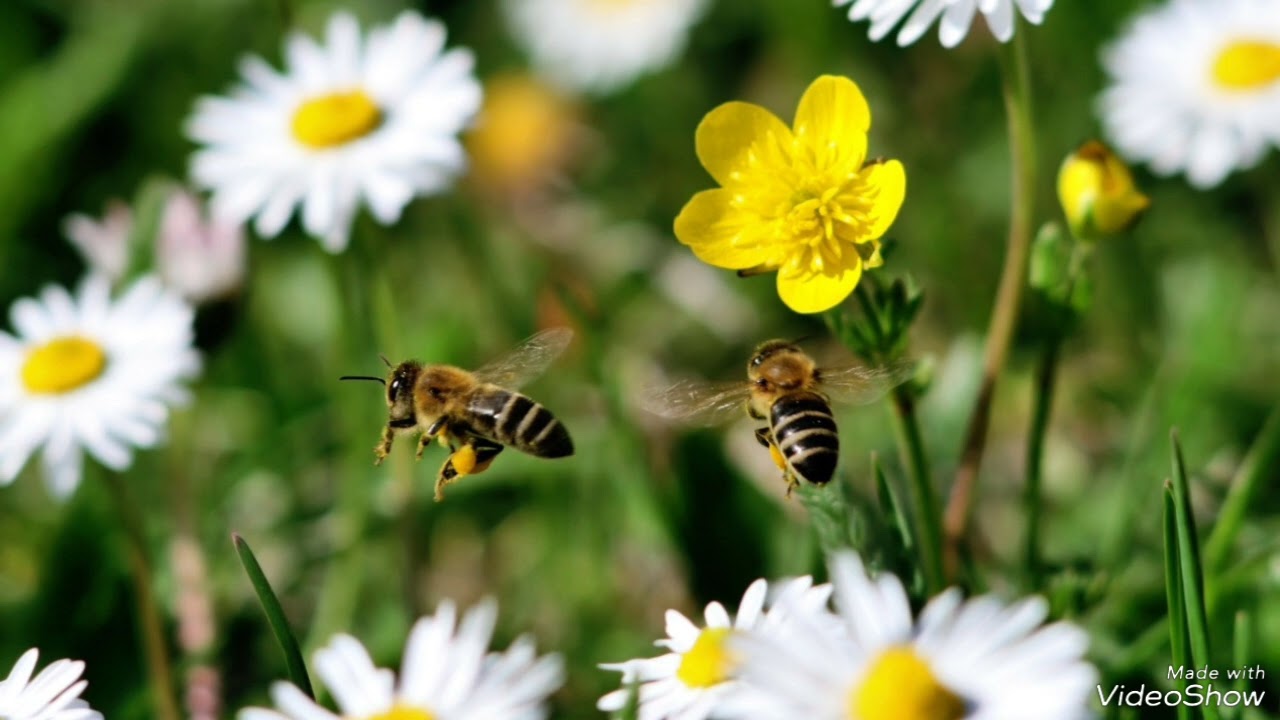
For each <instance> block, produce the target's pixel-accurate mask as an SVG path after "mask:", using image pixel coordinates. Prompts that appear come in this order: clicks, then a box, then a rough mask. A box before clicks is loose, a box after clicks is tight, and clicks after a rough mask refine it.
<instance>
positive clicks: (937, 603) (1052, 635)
mask: <svg viewBox="0 0 1280 720" xmlns="http://www.w3.org/2000/svg"><path fill="white" fill-rule="evenodd" d="M831 576H832V582H833V584H834V585H835V586H836V595H837V598H838V603H837V604H838V607H839V609H840V616H839V618H840V620H841V621H842V622H843V624H844V626H845V628H846V631H845V632H844V633H843V634H841V633H832V632H831V631H830V629H829V627H828V626H827V625H826V624H825V623H824V621H823V619H822V618H823V616H822V613H811V612H797V613H794V614H793V615H792V616H791V618H790V622H789V623H788V627H787V631H786V632H775V633H760V634H756V635H751V636H747V637H745V638H742V639H741V641H739V642H738V643H736V644H735V646H734V647H735V649H737V650H738V651H739V652H741V653H742V661H741V662H742V665H741V675H740V678H741V679H740V684H741V686H742V689H741V691H740V693H739V694H738V696H737V698H735V703H734V704H733V706H731V707H729V708H727V712H726V713H725V716H727V717H733V718H744V719H749V720H784V719H786V718H798V717H803V718H808V719H810V720H997V719H998V718H1015V717H1017V718H1020V717H1028V712H1029V710H1028V708H1029V707H1030V706H1031V705H1030V704H1031V703H1033V704H1034V713H1033V714H1034V715H1035V717H1036V718H1038V719H1039V720H1077V719H1080V718H1086V717H1089V716H1090V711H1089V710H1088V707H1089V703H1090V699H1091V697H1092V691H1093V688H1094V686H1095V684H1096V682H1097V672H1096V671H1095V670H1094V668H1093V667H1092V666H1091V665H1089V664H1088V663H1087V662H1085V660H1084V654H1085V651H1086V650H1087V645H1088V639H1087V637H1086V636H1085V634H1084V632H1083V631H1081V630H1080V629H1079V628H1077V627H1075V626H1073V625H1070V624H1067V623H1058V624H1054V625H1049V626H1041V623H1042V622H1043V620H1044V618H1045V615H1046V613H1047V605H1046V604H1045V602H1044V601H1043V600H1041V599H1039V598H1031V599H1027V600H1023V601H1021V602H1018V603H1015V604H1013V605H1007V604H1005V603H1004V602H1003V601H1001V600H999V599H997V598H995V597H993V596H984V597H979V598H976V599H973V600H970V601H968V602H964V601H962V600H961V597H960V593H959V592H958V591H954V590H953V591H948V592H945V593H943V594H942V595H941V596H939V597H937V598H935V599H934V600H933V601H932V602H930V603H929V604H928V605H927V606H926V607H925V610H924V611H923V613H922V614H921V616H920V618H919V620H913V619H912V617H911V609H910V605H909V604H908V599H907V596H906V594H905V593H904V592H903V591H902V585H901V583H900V582H899V581H898V580H897V579H896V578H893V577H892V576H881V577H879V578H873V577H872V576H871V575H869V574H868V573H867V571H866V568H865V567H864V566H863V565H862V562H861V561H860V560H859V559H858V558H857V557H856V556H854V555H852V554H843V555H837V556H835V557H833V558H832V559H831Z"/></svg>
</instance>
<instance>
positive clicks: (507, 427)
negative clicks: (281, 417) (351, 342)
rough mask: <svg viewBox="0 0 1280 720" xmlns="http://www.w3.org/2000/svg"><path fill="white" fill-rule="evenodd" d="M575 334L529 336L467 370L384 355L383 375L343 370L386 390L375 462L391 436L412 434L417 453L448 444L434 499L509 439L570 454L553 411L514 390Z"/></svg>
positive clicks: (550, 453) (530, 448)
mask: <svg viewBox="0 0 1280 720" xmlns="http://www.w3.org/2000/svg"><path fill="white" fill-rule="evenodd" d="M572 339H573V331H572V330H569V329H568V328H555V329H551V330H545V331H543V332H540V333H538V334H537V335H534V336H533V337H531V338H528V339H527V340H525V341H524V342H523V343H521V344H520V345H519V346H518V347H517V348H516V349H515V350H512V351H511V352H509V353H507V354H506V355H505V356H503V357H502V358H500V359H498V360H496V361H494V362H492V363H490V364H488V365H485V366H484V367H482V368H480V369H479V370H476V371H475V372H469V371H467V370H463V369H462V368H459V367H454V366H453V365H424V364H423V363H420V362H418V361H416V360H407V361H405V362H402V363H400V364H399V365H395V366H392V364H391V363H390V362H389V361H388V360H387V359H386V358H383V359H382V361H383V362H384V363H386V365H387V367H388V368H389V369H390V371H389V372H388V373H387V377H386V379H383V378H379V377H373V376H371V375H344V376H343V377H342V378H341V379H342V380H372V381H374V382H380V383H382V384H383V385H385V386H386V388H387V410H388V419H387V427H386V428H385V429H384V430H383V431H382V440H381V441H380V442H379V443H378V444H377V446H376V447H374V449H373V454H374V464H375V465H380V464H381V463H382V461H383V460H384V459H386V457H387V454H388V453H390V452H391V444H392V442H394V440H395V438H396V436H397V435H400V434H404V433H413V432H418V433H419V436H418V453H417V458H418V459H419V460H421V459H422V454H423V452H424V451H425V450H426V449H427V446H428V445H430V444H431V441H432V440H439V442H440V443H441V444H442V445H447V446H448V447H449V451H450V454H449V457H448V459H446V460H445V462H444V465H443V466H442V467H441V468H440V473H439V474H438V475H437V476H436V491H435V498H436V502H439V501H441V500H443V499H444V488H445V486H446V485H448V484H450V483H452V482H455V481H457V480H458V479H459V478H462V477H465V476H467V475H475V474H477V473H480V472H483V471H485V470H486V469H488V467H489V465H490V464H491V463H492V462H493V459H494V458H496V457H497V456H498V454H499V453H501V452H502V449H503V448H504V447H506V446H508V445H510V446H511V447H514V448H515V449H517V450H520V451H521V452H525V453H528V454H530V455H534V456H536V457H544V458H559V457H566V456H569V455H572V454H573V440H571V439H570V438H569V431H568V430H566V429H565V426H564V425H563V424H562V423H561V422H560V421H559V420H558V419H557V418H556V416H555V415H552V414H551V411H550V410H548V409H546V408H545V407H543V406H542V405H541V404H539V403H537V402H535V401H533V400H531V399H530V398H529V397H528V396H526V395H523V394H521V393H519V392H516V389H517V388H519V387H520V386H522V385H524V384H525V383H527V382H529V381H530V380H533V379H534V378H536V377H537V376H539V375H541V374H542V373H543V372H545V371H546V369H547V367H548V366H549V365H550V364H551V362H552V361H553V360H555V359H556V357H558V356H559V355H560V353H562V352H564V349H565V348H566V347H567V346H568V345H569V341H570V340H572Z"/></svg>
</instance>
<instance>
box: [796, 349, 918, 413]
mask: <svg viewBox="0 0 1280 720" xmlns="http://www.w3.org/2000/svg"><path fill="white" fill-rule="evenodd" d="M915 370H916V364H915V362H914V361H911V360H903V361H900V362H896V363H891V364H889V365H878V366H867V365H845V366H841V367H832V368H821V369H819V370H818V382H819V384H820V385H821V387H822V391H823V392H824V393H826V394H827V397H829V398H831V400H832V402H838V403H848V404H851V405H866V404H867V403H872V402H875V401H876V400H879V399H880V398H882V397H884V395H885V393H887V392H889V391H890V390H892V389H893V388H895V387H897V386H899V385H901V384H902V383H904V382H906V381H907V380H910V379H911V376H912V374H913V373H915Z"/></svg>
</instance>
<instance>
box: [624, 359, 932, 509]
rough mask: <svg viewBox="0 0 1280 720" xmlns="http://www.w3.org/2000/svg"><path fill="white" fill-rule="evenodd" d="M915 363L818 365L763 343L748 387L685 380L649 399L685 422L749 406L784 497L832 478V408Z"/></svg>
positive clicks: (871, 394) (708, 420)
mask: <svg viewBox="0 0 1280 720" xmlns="http://www.w3.org/2000/svg"><path fill="white" fill-rule="evenodd" d="M913 370H914V366H913V364H912V363H910V362H901V363H896V364H892V365H885V366H880V367H866V366H862V365H849V366H844V367H831V368H820V367H818V365H817V363H815V362H814V361H813V358H811V357H809V355H808V354H806V353H805V352H804V351H803V350H801V349H800V347H799V346H798V345H797V344H795V343H794V342H790V341H787V340H770V341H768V342H765V343H762V344H761V345H760V346H759V347H757V348H756V349H755V352H754V353H752V355H751V360H750V361H749V362H748V363H747V382H745V383H744V382H731V383H705V382H697V381H685V382H681V383H677V384H676V385H673V386H671V387H669V388H667V389H665V390H662V391H660V392H658V393H657V394H656V395H654V396H653V397H651V398H649V399H648V400H646V403H645V404H646V407H647V408H648V409H649V410H650V411H652V412H654V413H656V414H658V415H661V416H663V417H666V418H670V419H673V420H676V421H679V422H683V423H687V424H701V425H712V424H719V423H721V422H725V421H727V420H728V419H730V417H732V416H733V415H734V414H736V413H740V412H742V411H743V409H744V408H745V410H746V413H747V415H748V416H750V417H751V418H753V419H756V420H766V421H767V422H768V424H767V425H765V426H764V427H760V428H757V429H756V440H757V441H758V442H759V443H760V444H761V445H763V446H764V447H767V448H768V449H769V454H770V456H771V457H772V458H773V462H774V463H775V464H776V465H777V466H778V469H779V470H781V471H782V478H783V480H784V481H785V482H786V483H787V496H788V497H789V496H790V495H791V491H792V490H794V489H795V487H796V485H798V484H799V482H800V481H801V480H804V481H806V482H810V483H813V484H815V485H824V484H826V483H828V482H830V481H831V478H832V477H833V476H834V475H835V471H836V463H837V461H838V460H839V458H840V436H839V434H838V433H837V429H836V420H835V416H834V414H833V413H832V412H831V403H832V402H833V401H834V402H842V403H851V404H856V405H865V404H867V403H870V402H874V401H875V400H877V399H879V398H881V397H883V396H884V394H885V393H886V392H888V391H889V390H890V389H892V388H894V387H896V386H898V385H900V384H902V383H903V382H905V381H906V380H907V379H908V378H910V377H911V375H912V372H913Z"/></svg>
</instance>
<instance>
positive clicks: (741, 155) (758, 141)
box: [695, 102, 791, 186]
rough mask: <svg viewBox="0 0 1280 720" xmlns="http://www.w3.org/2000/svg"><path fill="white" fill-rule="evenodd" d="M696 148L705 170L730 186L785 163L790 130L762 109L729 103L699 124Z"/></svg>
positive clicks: (717, 180) (746, 104)
mask: <svg viewBox="0 0 1280 720" xmlns="http://www.w3.org/2000/svg"><path fill="white" fill-rule="evenodd" d="M695 144H696V146H697V149H698V159H699V160H701V161H702V166H703V167H705V168H706V169H707V172H709V173H711V177H713V178H715V179H716V182H718V183H720V184H721V185H725V186H727V185H731V184H734V183H735V182H742V181H744V180H745V179H746V176H748V175H750V174H752V171H753V170H754V171H755V172H757V173H758V172H760V171H761V170H762V169H765V168H768V167H770V166H774V165H776V164H777V163H780V162H783V161H784V160H785V154H786V151H787V150H786V149H787V148H789V147H790V145H791V130H789V129H788V128H787V126H786V125H784V124H783V122H782V121H781V120H779V119H778V118H777V116H775V115H774V114H773V113H771V112H769V111H768V110H765V109H764V108H762V107H760V106H759V105H752V104H751V103H745V102H727V103H725V104H723V105H721V106H720V107H717V108H716V109H715V110H712V111H711V112H709V113H707V115H706V117H704V118H702V122H700V123H698V131H697V134H696V136H695Z"/></svg>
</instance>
